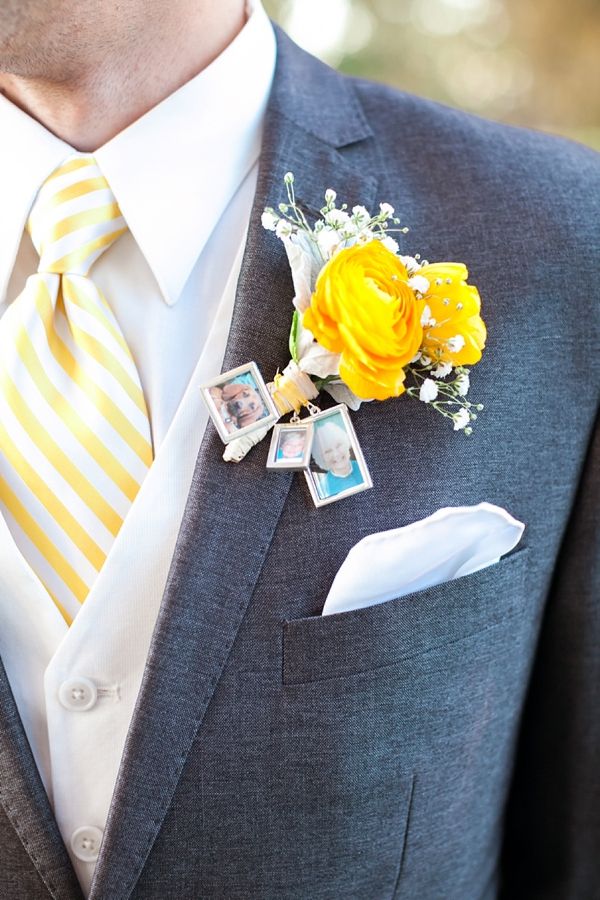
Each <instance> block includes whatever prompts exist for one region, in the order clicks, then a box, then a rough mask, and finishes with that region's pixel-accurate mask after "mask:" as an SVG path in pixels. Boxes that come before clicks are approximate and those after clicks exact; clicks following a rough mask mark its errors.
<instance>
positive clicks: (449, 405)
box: [405, 357, 484, 435]
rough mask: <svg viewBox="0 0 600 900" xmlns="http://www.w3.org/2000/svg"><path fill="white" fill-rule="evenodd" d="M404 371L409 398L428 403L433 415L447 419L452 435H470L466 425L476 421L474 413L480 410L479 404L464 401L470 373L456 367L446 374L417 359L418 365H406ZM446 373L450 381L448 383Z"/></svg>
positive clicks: (444, 368) (442, 369) (443, 368)
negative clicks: (457, 433) (408, 382)
mask: <svg viewBox="0 0 600 900" xmlns="http://www.w3.org/2000/svg"><path fill="white" fill-rule="evenodd" d="M405 371H406V373H407V376H409V377H411V379H412V381H413V382H414V384H412V385H410V386H409V387H408V388H407V389H406V393H407V394H408V396H409V397H415V398H418V399H419V400H421V401H422V402H423V403H428V404H429V405H430V406H432V407H433V409H435V410H436V412H439V413H441V415H443V416H444V417H445V418H447V419H451V420H452V422H453V424H454V430H455V431H460V430H463V429H464V433H465V434H466V435H470V434H472V433H473V428H472V426H471V424H470V423H471V422H475V421H476V419H477V413H478V412H481V410H482V409H483V408H484V407H483V403H471V402H470V401H469V400H467V399H466V395H467V393H468V391H469V387H470V381H469V373H470V369H467V368H466V367H465V366H456V368H454V369H452V367H449V369H448V370H446V367H445V366H443V365H442V366H440V365H439V364H435V363H433V362H432V361H431V360H429V359H428V358H427V357H421V358H420V360H419V363H411V364H409V365H408V366H406V370H405ZM450 373H452V374H453V375H454V377H453V378H451V379H449V380H448V375H449V374H450Z"/></svg>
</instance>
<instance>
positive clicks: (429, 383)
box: [419, 378, 438, 403]
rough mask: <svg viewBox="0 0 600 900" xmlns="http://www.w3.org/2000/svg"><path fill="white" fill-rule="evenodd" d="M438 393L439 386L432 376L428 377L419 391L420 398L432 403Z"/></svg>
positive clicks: (424, 401)
mask: <svg viewBox="0 0 600 900" xmlns="http://www.w3.org/2000/svg"><path fill="white" fill-rule="evenodd" d="M437 395H438V386H437V384H436V383H435V381H433V379H431V378H426V379H425V381H424V382H423V384H422V385H421V389H420V391H419V400H422V401H423V403H431V401H432V400H435V398H436V397H437Z"/></svg>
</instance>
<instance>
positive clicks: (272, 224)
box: [260, 209, 279, 231]
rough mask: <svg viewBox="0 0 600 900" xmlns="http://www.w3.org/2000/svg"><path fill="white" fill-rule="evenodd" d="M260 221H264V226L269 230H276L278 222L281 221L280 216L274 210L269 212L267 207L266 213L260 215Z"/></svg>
mask: <svg viewBox="0 0 600 900" xmlns="http://www.w3.org/2000/svg"><path fill="white" fill-rule="evenodd" d="M260 221H261V223H262V227H263V228H266V229H267V231H275V229H276V228H277V223H278V222H279V216H276V215H275V213H274V212H269V210H267V209H265V211H264V213H263V214H262V216H261V217H260Z"/></svg>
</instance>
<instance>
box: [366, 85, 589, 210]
mask: <svg viewBox="0 0 600 900" xmlns="http://www.w3.org/2000/svg"><path fill="white" fill-rule="evenodd" d="M349 81H350V82H351V84H352V87H353V89H354V92H355V94H356V95H357V97H358V99H359V102H360V104H361V106H362V108H363V111H364V114H365V117H366V118H367V121H368V122H369V125H370V126H371V128H372V130H373V132H374V134H375V137H376V139H377V141H378V142H379V143H380V144H381V146H382V148H383V150H384V151H385V149H386V148H387V147H389V148H390V154H389V158H392V157H393V155H394V154H393V153H392V152H391V151H392V148H393V150H394V151H395V154H396V155H397V154H398V148H399V147H407V148H408V149H410V150H411V151H412V150H413V149H414V148H415V146H421V147H422V148H423V149H424V150H426V152H427V154H428V156H429V157H436V156H440V155H443V154H445V155H446V156H447V157H448V158H455V157H456V156H459V157H460V158H461V159H462V160H463V163H464V164H466V163H469V164H470V165H471V166H473V167H477V165H478V164H483V165H485V166H486V168H487V171H488V172H491V173H494V174H495V175H496V177H497V176H499V175H501V174H502V173H506V175H510V177H511V178H512V179H513V180H514V179H517V180H528V181H530V182H532V183H533V184H535V185H538V186H540V187H541V186H543V185H545V186H546V187H547V189H548V190H552V189H556V185H557V182H560V184H561V185H562V188H563V190H565V191H571V190H572V189H573V188H579V191H578V192H580V193H581V194H582V196H584V195H585V197H586V198H587V199H588V200H589V199H592V198H591V197H590V187H591V185H590V182H592V183H593V186H594V187H595V188H597V189H600V154H598V153H597V152H595V151H594V150H592V149H591V148H589V147H585V146H583V145H582V144H578V143H576V142H575V141H571V140H568V139H566V138H562V137H558V136H555V135H552V134H547V133H543V132H539V131H534V130H531V129H527V128H520V127H516V126H512V125H506V124H502V123H499V122H494V121H490V120H488V119H484V118H481V117H479V116H476V115H473V114H470V113H466V112H463V111H461V110H458V109H453V108H452V107H449V106H444V105H443V104H441V103H436V102H434V101H432V100H427V99H424V98H422V97H417V96H415V95H412V94H407V93H404V92H402V91H399V90H396V89H394V88H391V87H388V86H387V85H382V84H378V83H376V82H370V81H365V80H361V79H355V78H350V79H349ZM401 155H403V154H401ZM593 201H595V202H596V204H597V208H598V210H599V211H600V192H598V193H596V194H595V196H594V197H593Z"/></svg>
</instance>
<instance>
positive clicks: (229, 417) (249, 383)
mask: <svg viewBox="0 0 600 900" xmlns="http://www.w3.org/2000/svg"><path fill="white" fill-rule="evenodd" d="M200 391H201V393H202V397H203V399H204V402H205V404H206V406H207V408H208V412H209V415H210V417H211V419H212V421H213V424H214V426H215V428H216V429H217V431H218V433H219V437H220V438H221V440H222V441H223V443H224V444H228V443H229V442H230V441H234V440H235V439H236V438H238V437H241V436H242V435H245V434H251V433H252V432H253V431H258V430H259V429H262V428H264V427H266V426H268V425H270V424H271V423H272V422H276V421H277V419H278V418H279V412H278V411H277V407H276V406H275V404H274V402H273V398H272V397H271V395H270V393H269V390H268V388H267V386H266V384H265V382H264V379H263V377H262V375H261V374H260V370H259V368H258V366H257V365H256V363H255V362H249V363H246V364H245V365H243V366H238V367H237V368H235V369H230V370H229V371H228V372H223V373H222V374H221V375H218V376H217V377H216V378H212V379H211V380H210V381H207V382H206V383H205V384H203V385H201V387H200Z"/></svg>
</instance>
